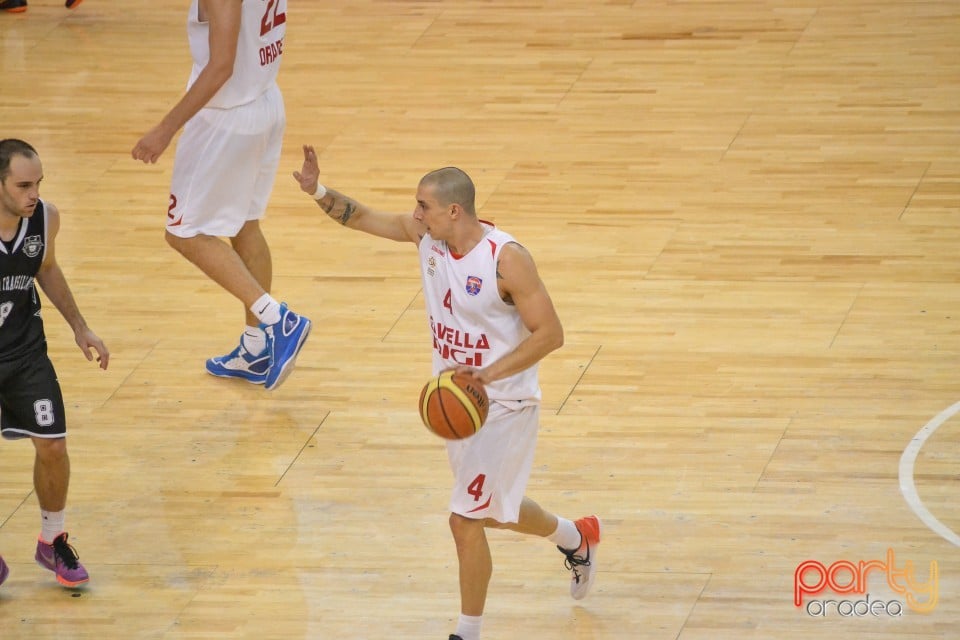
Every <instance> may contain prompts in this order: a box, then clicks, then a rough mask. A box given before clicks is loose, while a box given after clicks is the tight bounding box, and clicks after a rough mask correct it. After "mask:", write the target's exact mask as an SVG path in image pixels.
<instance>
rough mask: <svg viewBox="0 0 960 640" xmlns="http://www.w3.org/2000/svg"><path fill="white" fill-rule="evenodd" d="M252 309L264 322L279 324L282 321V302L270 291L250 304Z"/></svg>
mask: <svg viewBox="0 0 960 640" xmlns="http://www.w3.org/2000/svg"><path fill="white" fill-rule="evenodd" d="M250 311H252V312H253V315H255V316H257V318H259V320H260V322H262V323H263V324H277V323H278V322H280V303H279V302H277V301H276V300H274V299H273V298H272V297H271V296H270V294H269V293H265V294H263V295H262V296H260V297H259V298H258V299H257V301H256V302H254V303H253V304H252V305H250Z"/></svg>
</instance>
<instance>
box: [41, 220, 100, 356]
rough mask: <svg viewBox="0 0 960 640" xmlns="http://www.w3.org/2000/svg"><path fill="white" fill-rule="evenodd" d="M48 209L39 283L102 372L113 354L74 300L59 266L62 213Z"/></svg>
mask: <svg viewBox="0 0 960 640" xmlns="http://www.w3.org/2000/svg"><path fill="white" fill-rule="evenodd" d="M46 207H47V225H48V226H47V249H46V254H45V255H44V258H43V264H41V265H40V269H39V270H38V271H37V278H36V279H37V284H39V285H40V288H41V289H43V292H44V293H45V294H47V297H48V298H50V302H52V303H53V305H54V306H55V307H56V308H57V310H58V311H59V312H60V314H61V315H62V316H63V318H64V319H65V320H66V321H67V324H69V325H70V328H71V329H73V336H74V339H75V340H76V341H77V346H79V347H80V350H81V351H83V355H84V356H85V357H86V359H87V360H93V354H92V353H91V352H90V350H91V349H93V350H94V351H96V352H97V362H99V363H100V368H101V369H106V368H107V365H108V364H109V363H110V352H109V351H107V347H106V346H105V345H104V344H103V341H102V340H101V339H100V338H98V337H97V335H96V334H95V333H94V332H93V331H91V330H90V327H88V326H87V322H86V320H84V319H83V316H82V315H81V314H80V309H79V308H78V307H77V303H76V301H75V300H74V299H73V293H72V292H71V291H70V286H69V285H68V284H67V279H66V277H65V276H64V275H63V271H62V270H61V269H60V265H59V264H57V258H56V251H55V244H56V243H55V242H54V239H55V238H56V236H57V232H58V231H59V230H60V212H59V211H58V210H57V208H56V207H55V206H53V205H52V204H50V203H49V202H48V203H46Z"/></svg>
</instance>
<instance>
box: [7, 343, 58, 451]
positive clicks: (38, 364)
mask: <svg viewBox="0 0 960 640" xmlns="http://www.w3.org/2000/svg"><path fill="white" fill-rule="evenodd" d="M0 433H2V434H3V437H4V438H6V439H8V440H15V439H17V438H28V437H30V436H36V437H38V438H62V437H64V436H66V435H67V421H66V415H65V414H64V408H63V394H62V393H61V391H60V383H59V382H58V381H57V372H56V371H55V370H54V368H53V363H52V362H50V358H48V357H47V354H46V349H42V350H37V351H33V352H32V353H30V354H27V355H26V356H24V357H22V358H19V359H17V360H13V361H10V362H0Z"/></svg>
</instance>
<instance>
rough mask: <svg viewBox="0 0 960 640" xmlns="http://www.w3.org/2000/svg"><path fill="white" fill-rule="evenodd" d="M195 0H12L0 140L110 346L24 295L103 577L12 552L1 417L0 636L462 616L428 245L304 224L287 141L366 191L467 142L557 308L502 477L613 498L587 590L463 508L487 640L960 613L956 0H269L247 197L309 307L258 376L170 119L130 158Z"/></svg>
mask: <svg viewBox="0 0 960 640" xmlns="http://www.w3.org/2000/svg"><path fill="white" fill-rule="evenodd" d="M248 1H249V0H248ZM187 4H188V3H187V2H186V0H86V2H84V3H83V5H82V6H81V7H79V8H78V9H77V10H75V11H69V12H68V11H66V10H64V8H63V6H62V3H61V2H60V1H59V0H30V9H29V11H28V12H27V13H25V14H23V15H18V16H14V15H6V14H4V15H0V53H2V62H0V123H2V124H0V135H2V136H3V137H8V136H15V137H22V138H25V139H27V140H28V141H30V142H31V143H32V144H34V145H35V146H36V147H37V148H38V149H39V151H40V154H41V158H42V160H43V161H44V170H45V180H44V184H43V189H42V195H43V197H45V198H46V199H48V200H50V201H52V202H54V203H55V204H57V205H58V206H59V208H60V209H61V211H62V212H63V229H62V232H61V236H60V239H59V246H58V256H59V259H60V262H61V264H62V266H63V268H64V271H65V272H66V274H67V277H68V279H69V280H70V282H71V284H72V287H73V290H74V293H75V295H76V297H77V299H78V301H79V303H80V305H81V308H82V309H83V311H84V313H85V315H86V317H87V320H88V322H89V324H90V325H91V327H93V329H94V330H95V331H97V332H98V333H99V334H100V335H101V337H103V338H104V339H105V340H106V341H107V343H108V345H109V346H110V348H111V351H112V361H111V366H110V369H109V370H108V371H106V372H101V371H98V370H96V369H95V367H94V366H93V365H90V364H89V363H87V362H86V361H85V360H84V359H83V358H82V357H81V356H80V354H79V353H78V352H77V349H76V347H75V345H74V344H73V341H72V336H71V335H70V334H69V332H68V331H67V328H66V325H65V323H64V322H63V321H62V319H60V318H59V316H58V315H57V314H56V312H55V310H54V309H53V307H52V306H48V308H47V310H46V313H45V318H46V324H47V330H48V337H49V342H50V351H51V353H52V355H53V358H54V360H55V362H56V364H57V367H58V371H59V375H60V380H61V383H62V385H63V387H64V390H65V394H66V396H67V403H68V410H69V423H70V427H69V428H70V438H69V443H70V451H71V455H72V462H73V477H72V484H71V491H70V502H69V507H68V521H67V522H68V528H69V530H70V533H71V542H73V543H74V544H75V546H76V548H77V550H78V551H79V553H80V556H81V559H82V561H83V562H84V563H85V565H86V566H87V568H88V569H89V571H90V573H91V576H92V580H91V583H90V585H89V587H88V588H87V589H86V590H84V591H82V592H79V593H71V592H69V591H65V590H62V589H61V588H60V587H58V586H57V585H56V583H55V582H54V581H53V580H52V578H51V577H50V576H49V575H48V574H45V573H44V572H43V571H42V570H41V569H40V568H39V567H37V566H36V565H35V564H34V563H33V548H34V544H35V542H34V540H35V538H36V535H37V533H38V532H39V515H38V509H37V505H36V498H35V496H34V494H33V491H32V483H31V472H30V469H31V465H32V450H31V448H30V446H29V445H28V444H26V443H23V442H4V443H2V444H0V553H2V554H3V557H4V558H5V559H6V561H7V562H8V563H9V565H10V567H11V570H12V574H11V577H10V578H9V580H8V581H7V583H6V584H4V585H3V587H2V588H0V638H2V639H3V640H13V639H30V640H33V639H47V638H51V639H52V638H57V639H62V638H89V639H111V640H112V639H134V638H136V639H140V638H143V639H163V640H180V639H184V640H185V639H188V638H189V639H200V638H211V639H217V638H268V639H272V638H283V639H299V638H309V639H320V640H374V639H379V638H399V639H408V638H409V639H413V638H418V639H419V638H429V639H434V640H440V639H441V638H443V639H445V638H446V637H447V635H448V634H449V633H451V632H453V630H454V626H453V625H454V621H455V619H456V615H457V613H458V598H457V585H456V560H455V552H454V548H453V544H452V541H451V539H450V536H449V532H448V530H447V524H446V517H447V514H446V504H447V491H448V485H449V471H448V468H447V463H446V457H445V452H444V449H443V446H442V444H441V443H440V442H439V441H438V440H436V439H435V438H433V437H432V436H431V435H430V434H428V433H427V432H426V431H425V430H424V429H423V427H422V426H421V425H420V424H419V423H418V417H417V414H416V412H415V408H414V406H415V399H416V395H417V393H418V391H419V388H420V385H421V384H422V382H423V381H424V380H425V378H426V377H427V376H428V375H429V343H428V342H427V334H426V331H425V327H424V321H423V319H422V300H421V298H420V294H419V288H420V287H419V278H418V274H417V271H416V269H417V266H416V259H415V254H414V252H413V251H412V248H411V247H408V246H402V245H393V244H390V243H387V242H385V241H380V240H377V239H374V238H369V237H364V236H361V235H360V234H356V233H351V232H348V231H346V230H344V229H341V228H339V227H338V226H337V225H335V224H333V223H332V222H330V221H329V220H327V219H326V218H325V217H324V216H322V215H321V214H320V212H319V210H318V209H317V207H315V206H314V205H313V204H312V203H311V202H310V201H309V199H308V198H306V196H304V195H303V194H301V193H300V192H299V191H298V189H297V186H296V184H295V183H294V181H293V179H292V178H291V177H290V173H291V172H292V171H293V170H295V169H297V168H299V166H300V145H301V144H303V143H310V144H314V145H316V147H317V149H318V152H319V153H320V160H321V165H322V171H323V176H324V178H323V180H324V182H325V183H326V184H327V185H329V186H332V187H335V188H337V189H339V190H341V191H344V192H346V193H348V194H351V195H353V196H355V197H357V198H358V199H360V200H362V201H365V202H368V203H371V204H374V205H376V206H377V207H378V208H383V209H390V210H396V211H407V210H411V209H412V207H413V204H414V203H413V196H414V192H415V187H416V183H417V181H418V180H419V178H420V176H421V175H423V174H424V173H425V172H427V171H428V170H431V169H434V168H437V167H440V166H445V165H451V164H453V165H457V166H460V167H462V168H464V169H465V170H467V171H468V172H469V173H470V174H471V175H472V176H473V178H474V180H475V182H476V184H477V189H478V203H479V205H480V210H481V214H482V216H483V217H485V218H487V219H491V220H493V221H495V222H496V223H497V224H498V225H500V226H502V227H503V228H505V229H506V230H508V231H510V232H511V233H513V234H514V235H516V236H517V237H518V238H519V239H520V240H521V241H523V242H524V244H525V245H526V246H527V247H528V248H529V249H530V251H531V252H532V253H533V255H534V257H535V258H536V259H537V262H538V265H539V268H540V271H541V274H542V276H543V278H544V280H545V282H546V283H547V286H548V288H549V289H550V291H551V293H552V296H553V298H554V302H555V304H556V305H557V307H558V310H559V312H560V315H561V317H562V319H563V321H564V325H565V329H566V344H565V346H564V347H563V348H562V349H561V350H559V351H558V352H556V353H554V354H552V355H551V356H549V357H548V359H547V360H546V361H545V363H544V365H543V367H542V369H541V381H542V386H543V392H544V404H543V419H542V430H541V439H540V443H539V448H538V454H537V459H536V462H535V468H534V473H533V477H532V479H531V483H530V487H529V493H530V495H531V496H532V497H534V498H535V499H537V500H538V501H540V502H541V503H542V504H543V505H544V506H545V507H547V508H548V509H551V510H554V511H557V512H559V513H560V514H562V515H565V516H567V517H571V518H576V517H579V516H582V515H585V514H588V513H597V514H598V515H600V517H601V518H602V519H603V521H604V525H605V533H604V542H603V544H602V545H601V548H600V556H599V563H600V564H599V578H598V583H597V585H596V589H595V591H594V592H593V593H591V595H590V597H589V598H588V599H586V600H584V601H582V602H579V603H575V602H574V601H572V600H571V599H570V598H569V595H568V593H567V576H566V572H565V571H564V569H563V566H562V561H561V560H562V558H561V557H560V555H559V554H558V553H557V552H556V551H554V550H553V549H552V547H551V545H550V544H549V543H547V542H545V541H543V540H538V539H529V538H523V539H521V538H518V537H515V536H512V534H508V533H505V532H492V533H491V535H490V538H491V546H492V550H493V554H494V577H493V581H492V584H491V588H490V596H489V599H488V603H487V610H486V616H485V622H484V638H485V639H487V640H528V639H530V638H547V639H550V640H559V639H564V638H571V639H577V640H612V639H614V638H616V639H621V638H631V639H633V638H637V639H644V640H646V639H649V640H760V639H764V640H768V639H770V640H800V639H804V640H806V639H809V638H857V639H878V640H879V639H890V640H893V639H897V640H902V639H910V640H934V639H938V640H949V639H951V638H960V554H958V546H957V543H958V542H960V540H958V539H957V532H960V510H958V504H960V482H958V474H960V417H956V416H955V415H954V414H955V413H956V411H957V406H956V405H955V403H956V402H957V401H958V400H960V376H958V356H960V258H958V247H960V177H958V176H960V75H958V71H957V69H958V66H957V63H958V61H960V2H957V1H956V0H936V1H928V2H925V1H916V2H908V1H893V0H850V1H844V2H826V1H823V0H790V1H787V0H730V1H726V2H714V1H709V0H702V1H695V0H692V1H689V2H677V1H673V0H652V1H649V2H641V1H631V0H597V1H582V0H580V1H577V0H552V1H550V2H521V1H520V0H489V1H481V0H433V1H428V0H419V1H405V0H338V1H337V2H321V1H320V0H297V1H293V0H291V2H290V7H289V9H288V17H289V28H288V32H287V38H286V42H285V46H284V53H283V57H284V63H283V68H282V71H281V76H280V81H281V86H282V89H283V90H284V94H285V98H286V104H287V114H288V127H287V132H286V137H285V149H284V155H283V161H282V163H281V168H280V172H279V176H278V178H277V183H276V186H275V189H274V192H273V197H272V201H271V207H270V211H269V213H268V217H267V219H266V221H265V223H264V228H265V230H266V234H267V236H268V239H269V240H270V243H271V246H272V249H273V256H274V272H275V277H274V293H275V294H276V296H277V297H278V298H279V299H283V300H287V301H289V302H290V303H291V306H293V307H294V308H295V309H298V310H299V311H301V312H302V313H304V314H305V315H307V316H309V317H310V318H311V319H312V320H313V321H314V323H315V325H314V327H315V328H314V330H313V333H312V335H311V337H310V340H309V341H308V343H307V345H306V347H305V349H304V351H303V353H302V355H301V357H300V360H299V363H298V367H297V370H296V372H295V373H294V374H293V376H292V377H291V378H290V379H289V381H288V382H287V383H286V384H285V385H284V386H283V387H282V388H280V389H279V390H278V391H276V392H275V393H272V394H270V393H267V392H265V391H263V390H262V389H258V388H255V387H252V386H250V385H246V384H244V383H236V384H233V383H231V382H229V381H224V380H218V379H214V378H212V377H210V376H208V375H207V374H206V373H205V372H204V370H203V361H204V359H205V358H207V357H209V356H212V355H217V354H220V353H225V352H227V351H228V350H229V349H231V348H232V345H233V344H234V341H235V340H236V338H237V336H238V335H239V332H240V330H241V321H242V317H241V315H240V311H241V309H240V305H239V304H238V303H236V302H235V301H234V300H233V299H232V298H230V297H229V296H228V295H227V294H225V293H223V292H221V291H220V290H219V289H217V288H216V287H215V286H214V285H212V284H211V283H210V282H209V281H207V280H206V279H205V278H204V277H203V276H202V275H201V274H200V273H199V272H198V271H197V270H195V269H194V268H193V267H191V266H190V265H188V264H187V263H186V262H185V261H184V260H183V259H181V258H180V257H178V256H176V255H175V254H174V253H173V251H172V250H170V249H169V248H168V247H167V246H166V245H165V243H164V241H163V236H162V231H163V222H164V217H165V212H166V202H167V193H168V187H169V179H170V170H171V161H172V149H171V150H169V151H168V152H167V154H166V155H165V156H164V157H163V158H162V159H161V161H160V162H159V163H158V164H157V165H156V166H144V165H141V164H138V163H135V162H133V161H132V160H131V159H130V157H129V152H130V149H131V148H132V146H133V145H134V143H135V142H136V141H137V139H138V138H139V137H140V136H141V135H142V134H143V133H144V132H145V131H146V130H147V129H149V128H150V127H152V126H153V125H154V124H155V122H156V121H157V120H158V119H159V118H160V117H161V116H162V115H163V113H165V111H166V110H167V109H168V108H169V107H170V106H171V105H172V104H173V103H174V102H175V101H176V99H177V98H178V97H179V95H180V92H181V91H182V89H183V86H184V84H185V82H186V79H187V73H188V68H189V63H188V54H187V51H186V36H185V29H184V22H185V14H186V6H187ZM911 488H913V489H915V491H911ZM890 554H892V556H893V557H892V560H893V561H892V562H891V555H890ZM807 561H815V562H816V563H820V564H819V565H818V564H814V563H812V562H811V563H808V564H807V565H805V566H806V567H807V569H804V570H803V571H801V576H800V578H799V579H800V582H801V583H802V585H803V588H802V589H801V593H800V595H801V597H802V598H803V599H802V603H801V606H800V607H798V606H795V591H796V588H795V587H796V584H795V583H796V580H797V578H796V576H795V574H796V573H797V569H798V567H801V565H802V563H805V562H807ZM838 563H839V564H838ZM860 563H866V564H863V565H861V564H860ZM818 567H821V568H819V569H818ZM861 567H865V568H869V569H867V570H866V574H867V575H866V577H865V578H864V579H863V580H862V581H860V582H858V580H857V578H858V577H861V574H862V573H863V571H862V570H861ZM934 568H935V570H936V580H935V581H934V580H932V577H933V575H932V574H933V571H932V569H934ZM821 578H822V580H821ZM908 578H910V579H911V580H912V581H908ZM821 583H822V584H821ZM820 586H822V587H823V590H822V591H820V592H819V593H815V591H817V588H818V587H820ZM934 597H935V598H936V599H935V600H934V599H933V598H934ZM867 598H869V601H868V600H867ZM844 602H846V604H844ZM878 602H880V603H882V604H880V605H878V604H877V603H878ZM858 603H859V604H858ZM911 604H912V605H914V606H911ZM924 608H925V609H927V611H925V612H924V611H918V610H916V609H924Z"/></svg>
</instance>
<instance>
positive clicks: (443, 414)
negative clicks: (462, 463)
mask: <svg viewBox="0 0 960 640" xmlns="http://www.w3.org/2000/svg"><path fill="white" fill-rule="evenodd" d="M489 410H490V399H489V398H487V390H486V389H484V387H483V385H482V384H481V383H480V382H478V381H477V379H476V378H473V377H472V376H469V375H467V374H464V373H456V371H454V370H453V369H450V370H449V371H444V372H443V373H441V374H440V375H438V376H434V377H433V378H430V380H429V381H427V384H425V385H423V390H422V391H421V392H420V418H422V419H423V424H424V425H426V427H427V429H430V431H432V432H433V433H435V434H437V435H438V436H440V437H441V438H446V439H447V440H461V439H463V438H467V437H470V436H472V435H473V434H475V433H476V432H477V431H479V430H480V427H482V426H483V423H484V422H486V420H487V413H488V412H489Z"/></svg>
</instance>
